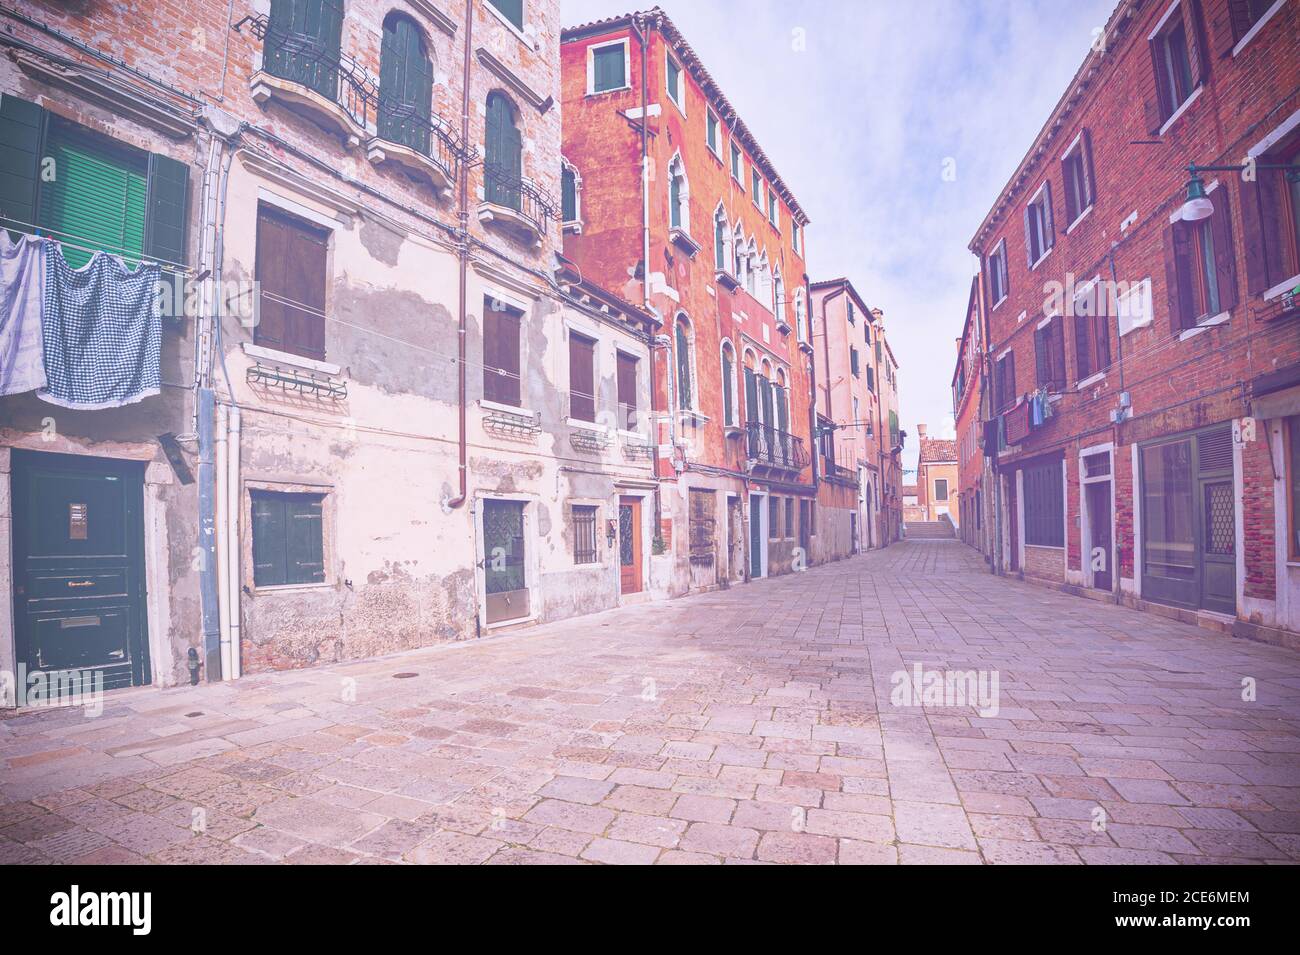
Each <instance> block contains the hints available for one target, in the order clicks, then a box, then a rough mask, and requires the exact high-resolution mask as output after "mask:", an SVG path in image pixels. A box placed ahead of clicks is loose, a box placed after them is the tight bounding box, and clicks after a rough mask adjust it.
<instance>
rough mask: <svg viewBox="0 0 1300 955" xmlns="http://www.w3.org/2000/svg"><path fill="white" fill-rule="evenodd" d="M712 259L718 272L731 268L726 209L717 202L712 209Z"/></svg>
mask: <svg viewBox="0 0 1300 955" xmlns="http://www.w3.org/2000/svg"><path fill="white" fill-rule="evenodd" d="M713 261H714V267H715V268H717V270H718V271H719V272H725V271H727V270H728V269H729V268H731V230H730V229H729V228H728V227H727V210H726V209H724V208H722V203H718V208H717V209H715V210H714V211H713Z"/></svg>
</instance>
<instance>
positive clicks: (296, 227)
mask: <svg viewBox="0 0 1300 955" xmlns="http://www.w3.org/2000/svg"><path fill="white" fill-rule="evenodd" d="M328 249H329V232H328V231H327V230H325V229H321V228H317V227H316V226H312V225H309V224H308V223H306V222H303V221H302V220H300V219H297V218H294V217H293V216H290V215H288V214H287V213H283V212H280V211H279V210H278V209H274V208H272V207H270V206H259V207H258V210H257V258H256V265H255V266H254V268H255V270H256V272H255V277H256V279H257V282H258V290H259V302H258V321H257V327H256V328H255V329H254V330H253V342H254V344H257V345H262V346H264V347H266V348H274V349H277V350H279V351H283V352H289V353H290V354H294V355H302V356H303V357H304V358H314V359H316V360H317V361H323V360H324V359H325V289H326V286H327V284H328V282H329V276H328V275H327V274H326V270H327V268H328V255H327V253H328Z"/></svg>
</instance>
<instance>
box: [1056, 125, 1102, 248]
mask: <svg viewBox="0 0 1300 955" xmlns="http://www.w3.org/2000/svg"><path fill="white" fill-rule="evenodd" d="M1061 184H1062V186H1063V187H1064V189H1065V217H1066V218H1067V219H1069V220H1070V221H1069V223H1068V224H1067V225H1066V227H1065V231H1066V234H1067V235H1068V234H1069V233H1070V232H1071V231H1073V229H1074V227H1075V226H1076V225H1077V224H1078V223H1079V221H1080V220H1081V219H1082V218H1083V217H1084V216H1086V215H1087V214H1088V213H1089V212H1091V211H1092V207H1093V204H1094V203H1095V202H1096V201H1097V183H1096V182H1095V181H1094V176H1093V166H1092V135H1091V133H1090V132H1089V131H1088V130H1086V129H1081V130H1079V133H1078V135H1076V136H1075V137H1074V140H1073V141H1072V142H1071V143H1070V145H1069V146H1068V147H1066V150H1065V152H1063V153H1061ZM1084 200H1086V201H1084Z"/></svg>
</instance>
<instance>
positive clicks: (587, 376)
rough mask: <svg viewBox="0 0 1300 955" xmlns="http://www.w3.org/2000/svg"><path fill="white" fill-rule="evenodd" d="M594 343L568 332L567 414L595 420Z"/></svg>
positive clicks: (580, 419)
mask: <svg viewBox="0 0 1300 955" xmlns="http://www.w3.org/2000/svg"><path fill="white" fill-rule="evenodd" d="M595 381H596V343H595V342H593V341H592V340H591V339H589V338H583V337H582V336H581V335H575V334H573V333H572V332H570V333H569V415H570V417H573V418H577V419H578V420H579V421H595V420H596V385H595Z"/></svg>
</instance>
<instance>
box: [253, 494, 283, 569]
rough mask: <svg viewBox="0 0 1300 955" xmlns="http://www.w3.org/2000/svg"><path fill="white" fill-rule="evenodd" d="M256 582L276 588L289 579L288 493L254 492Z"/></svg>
mask: <svg viewBox="0 0 1300 955" xmlns="http://www.w3.org/2000/svg"><path fill="white" fill-rule="evenodd" d="M252 497H253V501H252V516H253V584H254V586H257V587H274V586H276V585H278V584H285V583H288V581H289V564H288V552H287V550H286V548H285V537H286V532H287V529H286V526H285V508H284V495H282V494H267V493H263V492H259V491H254V492H253V495H252Z"/></svg>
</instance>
